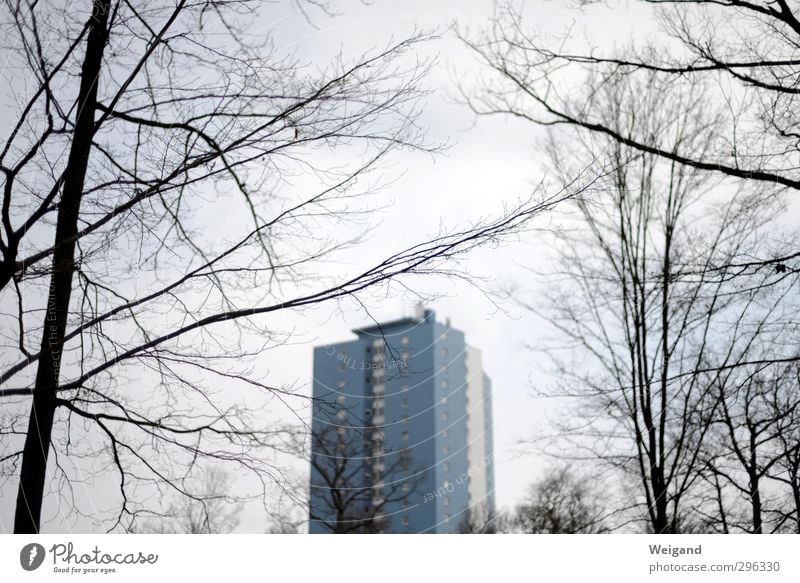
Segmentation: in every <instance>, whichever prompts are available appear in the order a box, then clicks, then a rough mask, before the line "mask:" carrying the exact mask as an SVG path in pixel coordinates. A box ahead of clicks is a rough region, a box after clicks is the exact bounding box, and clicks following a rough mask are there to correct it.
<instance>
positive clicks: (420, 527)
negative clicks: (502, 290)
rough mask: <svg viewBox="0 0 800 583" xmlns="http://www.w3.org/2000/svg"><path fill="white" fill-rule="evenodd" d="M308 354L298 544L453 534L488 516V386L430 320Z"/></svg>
mask: <svg viewBox="0 0 800 583" xmlns="http://www.w3.org/2000/svg"><path fill="white" fill-rule="evenodd" d="M353 332H354V333H355V335H356V338H355V339H353V340H350V341H346V342H341V343H338V344H333V345H328V346H319V347H317V348H315V349H314V383H313V397H314V401H313V416H312V447H311V483H310V522H309V532H311V533H325V532H387V533H454V532H463V531H465V529H470V530H480V529H481V528H482V527H484V526H485V525H487V524H488V523H489V521H490V519H491V517H492V516H493V514H494V480H493V463H492V454H493V445H492V407H491V402H492V399H491V383H490V381H489V377H488V376H487V375H486V374H485V373H484V372H483V368H482V363H481V354H480V351H478V350H477V349H476V348H473V347H472V346H469V345H467V344H466V341H465V338H464V333H463V332H462V331H460V330H457V329H455V328H452V327H451V326H450V323H449V321H448V322H447V323H444V324H443V323H440V322H437V321H436V318H435V314H434V312H433V311H432V310H423V309H422V308H419V309H418V310H417V313H416V315H415V316H414V317H407V318H401V319H399V320H395V321H391V322H386V323H382V324H377V323H376V324H374V325H370V326H367V327H364V328H359V329H356V330H353Z"/></svg>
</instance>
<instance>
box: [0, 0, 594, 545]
mask: <svg viewBox="0 0 800 583" xmlns="http://www.w3.org/2000/svg"><path fill="white" fill-rule="evenodd" d="M298 4H299V5H300V6H303V4H306V5H307V6H306V7H307V8H311V10H312V11H313V9H314V7H319V6H322V7H323V8H325V6H326V4H325V3H324V2H317V1H313V2H308V3H304V2H303V1H302V0H298ZM261 6H262V5H261V3H257V2H252V1H249V0H236V1H233V2H230V1H215V0H204V1H201V2H194V3H189V2H185V1H183V0H179V1H178V2H174V3H169V2H151V3H148V4H147V5H146V6H138V7H137V6H136V5H134V3H130V2H126V1H124V0H93V1H91V2H89V1H88V0H87V2H85V3H83V4H82V5H75V4H74V3H68V2H63V1H59V0H51V1H48V2H30V3H27V2H13V1H10V0H9V1H7V2H5V3H4V7H5V9H6V11H7V13H8V15H9V17H10V18H9V19H8V21H7V22H6V24H4V29H3V30H4V37H3V38H4V40H3V41H2V42H4V43H6V48H7V52H8V54H9V59H10V61H9V65H8V66H7V68H6V71H7V72H8V74H9V75H13V77H14V78H13V79H9V82H8V83H7V85H6V98H7V99H10V100H11V101H12V102H13V103H15V104H16V109H15V117H14V118H13V119H12V120H11V121H10V124H9V126H8V127H9V131H8V133H7V134H6V135H5V139H4V142H3V145H2V146H0V173H1V174H2V187H3V202H2V217H0V219H2V221H1V222H2V227H1V228H0V255H1V256H2V257H1V260H0V294H1V295H0V302H1V303H2V306H3V314H4V315H3V318H4V320H6V321H7V322H8V325H5V324H4V326H3V336H2V338H3V340H2V342H3V345H2V346H3V359H2V370H0V383H2V388H0V399H2V402H3V406H2V415H3V425H2V427H1V428H0V431H2V433H3V436H4V439H3V444H2V446H0V447H2V451H0V463H2V465H3V470H2V472H0V476H3V478H4V479H5V482H4V484H3V487H4V488H7V487H8V485H9V484H11V485H13V486H16V487H17V489H18V494H17V506H16V514H15V526H14V530H15V531H16V532H22V533H33V532H39V531H40V529H41V526H42V525H41V509H42V501H43V499H44V496H45V490H46V485H47V484H51V485H53V489H52V490H53V491H52V492H51V493H52V494H53V495H54V496H62V497H66V498H68V499H70V500H71V502H72V503H71V504H69V506H74V505H75V504H74V491H73V490H72V489H71V484H72V481H73V480H74V478H75V476H76V474H75V472H76V471H77V470H75V469H74V468H72V469H71V466H72V464H69V463H65V462H66V461H69V460H71V461H72V462H74V463H78V462H80V464H82V466H83V467H81V469H80V475H81V478H82V479H88V478H87V476H88V475H102V474H105V473H106V472H107V471H108V469H109V468H111V469H112V470H113V471H115V472H116V474H117V483H118V490H119V491H118V494H117V496H118V504H115V505H114V506H113V508H109V509H107V511H108V512H107V513H101V515H99V516H96V519H97V521H98V524H102V525H103V526H104V527H105V528H107V529H109V530H114V529H125V528H126V527H127V526H128V525H129V524H130V523H131V521H134V520H135V518H136V516H137V515H138V514H140V513H141V512H142V511H144V510H146V503H145V501H144V500H143V499H141V498H139V497H138V496H137V493H138V492H141V491H142V488H140V487H146V488H156V489H159V490H163V489H166V490H167V491H172V492H175V493H178V494H181V495H187V496H189V497H190V498H191V493H190V492H189V491H187V490H186V489H185V488H184V487H183V486H182V484H183V480H184V479H185V478H186V477H188V476H191V475H192V474H193V472H194V471H195V465H196V464H197V463H198V462H200V461H205V462H207V463H210V464H214V465H218V464H228V465H231V466H234V467H235V468H236V469H237V470H240V471H242V472H249V473H250V474H251V475H253V476H255V482H257V483H258V484H260V485H261V486H262V489H264V490H265V489H266V488H267V487H268V485H269V484H277V485H282V484H285V483H286V480H285V476H284V475H283V470H282V468H281V467H280V465H279V464H275V463H273V461H272V460H273V458H272V457H271V456H269V455H266V452H273V453H274V452H282V451H284V450H285V444H286V442H287V433H289V431H288V430H285V429H284V428H283V427H282V426H281V425H279V424H277V423H276V422H275V420H274V419H273V420H269V419H265V415H264V413H263V409H264V408H265V407H266V408H267V409H268V410H269V405H275V404H277V405H278V406H285V407H287V408H288V410H289V412H290V414H294V413H295V411H296V407H295V406H293V405H292V403H290V402H289V401H288V400H290V399H291V398H292V392H291V391H289V390H287V389H286V388H285V387H281V386H275V384H274V383H271V382H269V381H268V380H267V379H266V378H265V375H264V374H263V373H259V370H258V358H257V357H259V356H260V355H262V354H263V352H264V351H265V350H267V349H269V348H271V347H275V346H277V345H280V344H281V343H282V342H284V341H286V340H287V338H288V337H290V336H291V334H286V333H282V332H281V330H280V329H278V328H276V326H274V325H272V324H271V323H270V321H269V320H268V319H267V316H268V315H270V314H275V313H279V312H282V311H288V310H300V309H303V308H305V307H308V306H315V305H318V304H320V303H323V302H330V301H337V300H341V299H343V298H347V297H350V296H353V295H355V294H358V293H363V292H364V290H368V289H370V288H373V287H377V286H385V285H386V284H387V283H388V282H390V281H392V280H393V279H395V278H399V277H401V276H411V275H422V274H432V273H446V274H449V275H457V274H458V271H457V269H456V267H455V264H454V263H453V261H454V260H456V259H457V258H458V257H459V256H461V255H462V254H463V253H465V252H467V251H468V250H469V249H471V248H474V247H475V246H476V245H480V244H482V243H486V242H495V241H497V240H498V238H500V237H502V236H503V235H504V234H506V233H508V232H512V231H515V230H518V229H520V228H521V227H522V226H523V225H524V224H525V223H526V222H527V221H528V220H529V219H531V218H532V217H534V216H536V215H538V214H540V213H542V212H546V211H547V210H548V209H550V208H552V207H553V206H554V205H555V204H557V203H558V202H559V201H561V200H563V199H565V198H568V197H569V196H571V195H572V194H573V191H572V190H571V191H570V192H561V193H558V194H556V195H549V196H545V195H541V196H540V195H538V194H537V195H536V196H533V197H531V199H530V200H527V201H525V202H523V203H521V204H520V205H519V206H518V207H516V208H514V209H510V210H508V211H507V212H504V213H503V214H502V215H501V216H499V218H497V219H494V220H487V221H483V222H481V223H476V224H474V225H471V226H469V227H468V228H464V229H460V230H450V231H443V232H441V233H439V234H438V235H436V236H434V237H431V238H429V239H428V240H424V241H421V242H418V243H414V242H409V243H408V246H406V247H404V248H403V247H401V249H400V250H399V251H397V252H396V253H393V254H389V255H387V256H386V257H384V258H382V259H381V258H378V259H376V260H374V262H372V263H370V264H367V265H356V266H354V267H353V268H352V269H350V270H345V271H342V270H339V269H337V270H335V272H333V273H332V272H331V270H330V269H326V267H325V266H326V265H328V263H326V262H330V261H333V260H334V259H335V258H337V257H340V256H339V255H337V253H341V252H343V250H344V249H345V248H347V247H348V246H350V245H353V244H355V243H358V242H359V241H361V240H362V238H363V237H364V235H365V234H366V232H367V228H366V227H365V224H368V222H369V220H370V217H371V216H372V215H371V211H372V210H374V208H373V207H370V206H367V201H363V202H362V203H361V204H360V201H361V199H362V198H363V197H365V196H367V195H369V194H372V193H374V192H375V191H376V190H377V186H378V185H379V184H381V181H380V177H381V172H380V171H381V169H382V168H383V167H384V166H383V162H384V160H386V159H387V156H388V155H389V154H391V153H392V152H393V151H396V150H397V149H400V148H407V149H411V150H422V151H426V152H431V151H433V150H435V149H436V146H435V145H431V144H429V143H427V142H426V140H425V139H424V135H423V132H422V130H421V128H420V127H419V126H418V123H417V119H418V113H419V99H420V98H421V97H423V96H424V93H425V92H424V90H423V89H422V86H421V82H422V79H423V77H424V75H425V73H426V70H427V65H426V64H425V63H420V62H418V61H417V60H416V59H413V58H409V53H410V52H412V51H413V49H414V47H415V46H416V45H417V44H418V43H421V42H423V41H425V40H426V39H427V38H429V37H428V36H427V35H425V34H418V35H415V36H413V37H411V38H407V39H403V40H400V41H398V42H396V43H393V44H390V45H388V46H386V47H385V48H383V49H381V50H376V51H374V52H372V53H369V54H364V55H361V56H360V57H359V58H355V59H345V58H343V57H339V58H336V59H333V60H332V61H331V63H330V64H329V65H328V66H326V67H317V68H311V67H310V66H308V65H307V64H305V63H303V62H300V61H299V60H298V59H297V58H295V57H293V56H292V55H287V54H283V53H282V52H281V51H279V50H278V49H276V48H275V47H274V46H272V44H271V43H270V38H269V35H268V34H267V35H266V36H265V35H264V34H262V31H258V34H255V35H254V34H251V33H250V31H251V30H252V23H253V22H254V18H255V17H256V16H257V15H258V13H259V10H265V9H268V8H262V7H261ZM332 154H333V155H332ZM574 186H575V189H576V190H577V189H579V188H580V187H581V186H582V185H577V184H576V185H574ZM367 200H368V199H367ZM221 217H227V224H225V222H224V220H221ZM348 226H352V227H353V228H347V229H346V228H345V227H348ZM338 233H354V234H352V235H346V234H341V235H340V234H338ZM25 417H27V419H28V422H27V425H26V424H25V422H24V418H25ZM51 454H52V456H53V457H51Z"/></svg>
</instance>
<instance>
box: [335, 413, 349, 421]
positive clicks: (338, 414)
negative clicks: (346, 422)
mask: <svg viewBox="0 0 800 583" xmlns="http://www.w3.org/2000/svg"><path fill="white" fill-rule="evenodd" d="M345 417H347V413H346V412H344V411H339V412H338V413H337V414H336V418H337V419H340V420H343V419H344V418H345Z"/></svg>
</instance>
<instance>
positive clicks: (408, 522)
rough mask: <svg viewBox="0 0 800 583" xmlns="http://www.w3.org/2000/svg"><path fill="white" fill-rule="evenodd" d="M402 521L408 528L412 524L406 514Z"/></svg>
mask: <svg viewBox="0 0 800 583" xmlns="http://www.w3.org/2000/svg"><path fill="white" fill-rule="evenodd" d="M400 521H401V522H402V523H403V526H408V525H409V524H411V521H410V520H409V519H408V516H406V515H405V514H404V515H403V517H402V518H401V519H400Z"/></svg>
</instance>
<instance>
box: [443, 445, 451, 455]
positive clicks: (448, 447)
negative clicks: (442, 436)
mask: <svg viewBox="0 0 800 583" xmlns="http://www.w3.org/2000/svg"><path fill="white" fill-rule="evenodd" d="M442 453H450V446H449V445H447V444H446V443H445V444H444V445H443V446H442Z"/></svg>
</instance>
